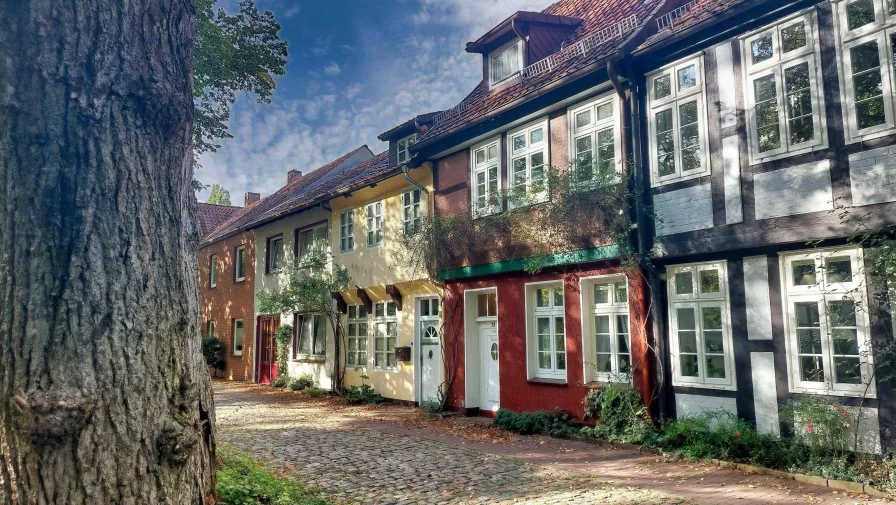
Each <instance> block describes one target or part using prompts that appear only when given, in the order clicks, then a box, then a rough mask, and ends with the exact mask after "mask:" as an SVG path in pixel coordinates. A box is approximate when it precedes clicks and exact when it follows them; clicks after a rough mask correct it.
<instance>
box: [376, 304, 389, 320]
mask: <svg viewBox="0 0 896 505" xmlns="http://www.w3.org/2000/svg"><path fill="white" fill-rule="evenodd" d="M373 315H374V317H384V316H385V315H386V307H385V305H384V304H383V303H377V304H375V305H374V306H373Z"/></svg>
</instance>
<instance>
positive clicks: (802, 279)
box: [793, 260, 818, 286]
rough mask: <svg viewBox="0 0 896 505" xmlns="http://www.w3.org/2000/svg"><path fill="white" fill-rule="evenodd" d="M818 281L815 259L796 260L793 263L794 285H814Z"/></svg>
mask: <svg viewBox="0 0 896 505" xmlns="http://www.w3.org/2000/svg"><path fill="white" fill-rule="evenodd" d="M817 282H818V279H817V277H816V275H815V262H814V261H812V260H808V261H795V262H794V263H793V285H794V286H814V285H815V284H817Z"/></svg>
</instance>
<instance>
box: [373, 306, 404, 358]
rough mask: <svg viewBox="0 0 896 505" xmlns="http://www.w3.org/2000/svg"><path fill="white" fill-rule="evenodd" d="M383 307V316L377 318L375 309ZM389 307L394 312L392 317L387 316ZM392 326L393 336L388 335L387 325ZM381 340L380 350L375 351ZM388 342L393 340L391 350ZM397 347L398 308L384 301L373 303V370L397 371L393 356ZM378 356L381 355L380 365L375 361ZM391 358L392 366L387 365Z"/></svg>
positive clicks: (394, 356)
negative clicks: (390, 357)
mask: <svg viewBox="0 0 896 505" xmlns="http://www.w3.org/2000/svg"><path fill="white" fill-rule="evenodd" d="M380 306H381V307H383V315H382V316H378V315H376V314H377V309H378V308H379V307H380ZM389 307H392V309H393V310H394V311H395V313H394V314H393V315H391V316H390V315H389ZM390 324H392V325H394V328H395V334H394V335H389V325H390ZM380 328H382V329H383V331H382V333H381V332H380V331H379V330H380ZM381 340H382V342H383V345H382V350H380V351H378V350H377V345H378V344H379V342H380V341H381ZM389 340H394V341H393V342H392V350H391V351H390V350H389ZM396 347H398V308H397V307H396V306H395V302H392V301H384V302H373V368H374V369H375V370H397V369H398V359H397V358H396V355H395V348H396ZM379 355H382V356H383V358H382V361H381V362H380V363H381V364H377V359H378V358H379ZM390 355H391V356H392V361H393V363H394V364H392V365H389V356H390Z"/></svg>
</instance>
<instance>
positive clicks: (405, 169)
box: [401, 163, 429, 195]
mask: <svg viewBox="0 0 896 505" xmlns="http://www.w3.org/2000/svg"><path fill="white" fill-rule="evenodd" d="M401 171H402V172H403V173H404V178H405V179H407V180H408V182H410V183H411V184H413V185H414V186H416V187H417V188H418V189H420V191H421V192H422V193H423V194H424V195H428V194H429V191H427V190H426V188H424V187H423V186H422V185H421V184H420V183H419V182H417V181H415V180H414V179H411V174H410V171H411V169H410V168H408V164H407V163H405V164H404V165H402V166H401Z"/></svg>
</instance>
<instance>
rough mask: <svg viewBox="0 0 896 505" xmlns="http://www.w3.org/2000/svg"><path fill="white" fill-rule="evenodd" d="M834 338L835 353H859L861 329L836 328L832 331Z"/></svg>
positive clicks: (846, 354) (852, 354)
mask: <svg viewBox="0 0 896 505" xmlns="http://www.w3.org/2000/svg"><path fill="white" fill-rule="evenodd" d="M831 337H833V340H834V354H836V355H840V356H858V355H859V330H856V329H854V328H840V329H834V330H833V331H832V332H831Z"/></svg>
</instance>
